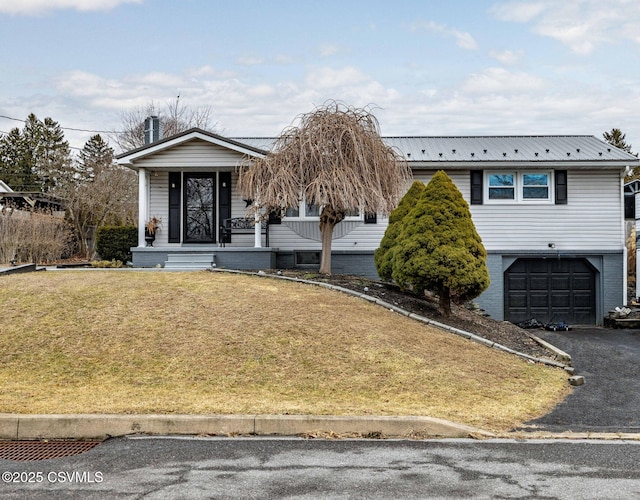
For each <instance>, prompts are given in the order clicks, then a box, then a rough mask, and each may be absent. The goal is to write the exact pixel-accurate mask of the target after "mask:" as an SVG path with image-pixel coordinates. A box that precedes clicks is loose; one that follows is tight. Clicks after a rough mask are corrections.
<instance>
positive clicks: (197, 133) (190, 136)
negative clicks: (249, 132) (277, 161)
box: [115, 128, 267, 167]
mask: <svg viewBox="0 0 640 500" xmlns="http://www.w3.org/2000/svg"><path fill="white" fill-rule="evenodd" d="M193 140H202V141H205V142H207V143H209V144H214V145H216V146H221V147H223V148H226V149H230V150H232V151H236V152H238V153H241V154H243V155H247V156H254V157H263V156H265V155H266V154H267V151H265V150H263V149H260V148H259V147H256V146H253V145H251V144H245V143H242V142H240V141H238V140H236V139H230V138H228V137H223V136H221V135H218V134H214V133H213V132H207V131H206V130H202V129H199V128H192V129H189V130H185V131H184V132H181V133H179V134H176V135H172V136H171V137H167V138H165V139H161V140H159V141H156V142H153V143H151V144H145V145H144V146H141V147H139V148H136V149H132V150H131V151H127V152H126V153H122V154H119V155H117V156H116V157H115V159H116V161H117V163H118V164H120V165H126V166H129V167H133V166H134V162H135V161H136V160H139V159H141V158H145V157H147V156H150V155H153V154H156V153H160V152H162V151H165V150H167V149H170V148H173V147H175V146H179V145H181V144H185V143H187V142H189V141H193Z"/></svg>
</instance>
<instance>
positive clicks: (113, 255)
mask: <svg viewBox="0 0 640 500" xmlns="http://www.w3.org/2000/svg"><path fill="white" fill-rule="evenodd" d="M137 245H138V228H137V227H135V226H102V227H100V228H98V230H97V231H96V251H97V252H98V255H100V258H101V259H103V260H109V261H111V260H120V261H122V262H127V261H130V260H131V247H135V246H137Z"/></svg>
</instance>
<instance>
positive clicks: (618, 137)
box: [602, 128, 631, 153]
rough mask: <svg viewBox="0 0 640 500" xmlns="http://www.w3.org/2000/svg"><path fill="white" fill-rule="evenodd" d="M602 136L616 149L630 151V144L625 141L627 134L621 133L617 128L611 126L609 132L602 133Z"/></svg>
mask: <svg viewBox="0 0 640 500" xmlns="http://www.w3.org/2000/svg"><path fill="white" fill-rule="evenodd" d="M602 137H603V138H604V140H605V141H607V142H608V143H609V144H611V145H612V146H615V147H616V148H618V149H622V150H623V151H626V152H627V153H631V144H627V143H626V141H625V139H626V138H627V136H626V134H623V133H622V131H621V130H620V129H619V128H612V129H611V132H605V133H603V134H602Z"/></svg>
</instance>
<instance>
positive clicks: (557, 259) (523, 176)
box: [117, 129, 639, 324]
mask: <svg viewBox="0 0 640 500" xmlns="http://www.w3.org/2000/svg"><path fill="white" fill-rule="evenodd" d="M383 139H384V141H385V142H386V143H387V144H388V145H390V146H393V147H395V148H397V150H398V151H399V152H400V153H401V154H402V155H404V157H405V158H406V160H407V161H408V163H409V164H410V166H411V168H412V171H413V174H414V179H418V180H422V181H424V182H428V181H429V179H430V178H431V176H432V175H433V173H434V172H436V171H437V170H445V171H446V172H447V173H448V175H449V176H450V177H451V178H452V179H453V181H454V182H455V184H456V185H457V186H458V188H459V189H460V191H461V192H462V194H463V196H464V198H465V199H466V200H467V202H468V203H469V204H470V208H471V213H472V216H473V220H474V223H475V225H476V228H477V230H478V232H479V234H480V236H481V237H482V240H483V243H484V245H485V248H486V249H487V252H488V259H487V264H488V267H489V272H490V275H491V285H490V287H489V288H488V289H487V290H486V291H485V292H484V293H483V294H482V295H481V296H480V297H479V298H478V299H476V302H477V303H478V305H479V306H480V307H482V308H483V309H485V310H486V311H487V312H488V313H489V314H490V315H491V316H492V317H493V318H495V319H499V320H502V319H505V320H510V321H513V322H518V321H522V320H527V319H531V318H536V319H538V320H539V321H542V322H551V321H554V322H559V321H564V322H566V323H571V324H601V323H602V321H603V318H604V316H605V315H606V312H607V311H608V310H610V309H612V308H614V307H615V306H619V305H622V304H624V303H626V291H625V290H626V249H625V233H624V197H623V179H624V176H625V172H626V171H628V169H630V168H633V167H636V166H638V164H639V160H638V159H637V158H636V157H635V156H633V155H631V154H629V153H626V152H625V151H622V150H620V149H617V148H615V147H613V146H611V145H609V144H607V143H605V142H603V141H601V140H599V139H597V138H595V137H593V136H507V137H384V138H383ZM273 142H274V138H268V137H266V138H265V137H250V138H249V137H245V138H227V137H222V136H220V135H217V134H214V133H210V132H206V131H204V130H200V129H190V130H187V131H185V132H182V133H180V134H178V135H175V136H173V137H167V138H165V139H161V140H158V141H156V142H152V143H149V144H147V145H145V146H143V147H140V148H138V149H135V150H132V151H128V152H126V153H124V154H121V155H119V156H118V157H117V161H118V163H119V164H121V165H125V166H128V167H130V168H132V169H134V170H135V171H136V172H137V173H138V178H139V220H140V224H139V244H138V246H137V247H134V248H133V249H132V252H133V265H134V266H136V267H152V266H156V265H161V266H164V267H166V268H171V267H174V268H179V267H180V266H187V267H189V266H191V267H197V266H206V267H208V266H212V265H213V266H217V267H224V268H235V269H275V268H294V267H313V266H317V265H318V263H319V255H320V249H321V242H320V232H319V228H318V210H317V207H314V206H310V205H306V204H305V203H301V206H299V207H292V208H291V209H290V210H288V211H287V213H286V216H284V217H282V218H281V219H279V218H272V219H271V220H269V221H268V222H267V221H264V222H262V223H257V224H255V225H254V224H253V221H249V224H247V223H246V221H245V219H244V218H245V215H246V211H247V203H248V202H249V201H248V200H243V199H242V197H241V196H240V194H239V193H238V190H237V180H238V179H237V173H236V167H237V165H238V164H239V163H240V162H241V161H243V159H246V158H252V157H262V156H264V155H268V154H269V149H270V147H271V145H272V144H273ZM151 217H157V218H159V219H161V220H162V224H161V226H160V229H159V230H158V231H157V232H156V234H155V240H154V242H153V244H152V246H147V245H148V244H147V242H146V240H145V231H144V225H145V222H146V221H148V219H149V218H151ZM386 227H387V218H386V217H381V216H380V215H377V216H376V215H375V214H374V215H371V214H367V215H365V214H362V213H360V214H356V213H354V214H352V215H351V216H349V217H347V218H346V219H345V220H344V221H343V222H341V223H340V224H338V226H336V229H335V232H334V240H333V252H332V262H333V271H334V272H335V273H349V274H362V275H368V276H374V277H375V276H376V270H375V266H374V263H373V252H374V250H375V249H376V248H377V247H378V245H379V242H380V240H381V239H382V236H383V235H384V232H385V229H386Z"/></svg>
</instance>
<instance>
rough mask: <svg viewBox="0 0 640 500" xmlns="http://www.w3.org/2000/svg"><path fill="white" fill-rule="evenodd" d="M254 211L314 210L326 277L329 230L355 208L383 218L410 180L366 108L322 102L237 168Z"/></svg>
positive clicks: (327, 271)
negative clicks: (302, 207)
mask: <svg viewBox="0 0 640 500" xmlns="http://www.w3.org/2000/svg"><path fill="white" fill-rule="evenodd" d="M239 175H240V179H239V187H240V190H241V192H242V194H243V196H245V197H247V198H251V199H253V200H254V207H255V209H259V210H265V209H266V210H267V211H274V210H277V211H280V212H282V211H284V210H286V209H287V208H290V207H296V206H298V205H299V204H300V203H301V202H302V200H304V201H305V202H306V203H312V204H315V205H318V206H320V207H321V212H320V233H321V235H322V257H321V262H320V272H321V273H325V274H330V273H331V242H332V238H333V229H334V227H335V226H336V224H338V223H340V221H342V220H343V219H344V217H345V215H346V214H347V213H348V212H350V211H352V210H354V209H359V210H361V211H364V212H365V213H380V214H383V215H387V214H389V212H391V210H393V208H395V206H396V204H397V203H398V201H399V200H400V198H401V196H402V194H403V193H404V191H405V190H406V188H407V187H408V184H409V182H410V180H411V170H410V168H409V166H408V165H407V163H406V162H405V161H404V159H403V158H402V157H401V156H400V155H399V154H398V153H397V152H396V151H395V150H394V149H392V148H390V147H389V146H387V145H386V144H385V143H384V142H383V141H382V139H381V137H380V133H379V125H378V121H377V119H376V118H375V116H373V114H372V113H371V112H370V111H369V110H367V109H361V108H354V107H350V106H347V105H344V104H342V103H339V102H335V101H329V102H328V103H326V104H325V105H323V106H322V107H319V108H318V109H316V110H315V111H313V112H311V113H308V114H304V115H301V117H300V118H299V125H298V126H292V127H289V128H287V129H285V130H284V131H283V132H282V134H281V135H280V137H279V138H278V139H277V141H276V143H275V146H274V148H273V151H272V152H271V153H269V154H268V155H267V156H266V157H264V158H259V159H253V160H251V163H246V164H244V165H242V166H241V167H240V169H239Z"/></svg>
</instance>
